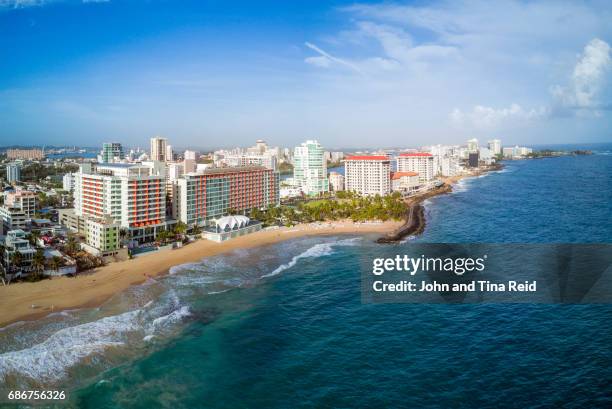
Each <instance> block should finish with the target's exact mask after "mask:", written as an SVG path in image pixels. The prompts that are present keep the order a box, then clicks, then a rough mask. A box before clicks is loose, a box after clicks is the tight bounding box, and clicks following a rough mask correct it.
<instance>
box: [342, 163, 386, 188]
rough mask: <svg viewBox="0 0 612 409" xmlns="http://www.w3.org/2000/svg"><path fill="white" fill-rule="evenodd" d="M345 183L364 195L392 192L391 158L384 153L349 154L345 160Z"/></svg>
mask: <svg viewBox="0 0 612 409" xmlns="http://www.w3.org/2000/svg"><path fill="white" fill-rule="evenodd" d="M344 184H345V188H346V190H348V191H353V192H357V193H359V194H362V195H376V194H379V195H381V196H384V195H387V194H389V193H390V192H391V160H390V159H389V157H388V156H384V155H370V156H348V157H347V158H346V159H345V160H344Z"/></svg>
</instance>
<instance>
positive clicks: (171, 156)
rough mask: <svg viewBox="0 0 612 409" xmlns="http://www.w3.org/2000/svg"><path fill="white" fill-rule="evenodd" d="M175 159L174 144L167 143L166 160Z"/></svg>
mask: <svg viewBox="0 0 612 409" xmlns="http://www.w3.org/2000/svg"><path fill="white" fill-rule="evenodd" d="M173 160H174V151H173V150H172V145H167V146H166V161H168V162H169V161H173Z"/></svg>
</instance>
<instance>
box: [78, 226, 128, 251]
mask: <svg viewBox="0 0 612 409" xmlns="http://www.w3.org/2000/svg"><path fill="white" fill-rule="evenodd" d="M120 229H121V226H120V225H119V223H115V222H113V220H112V219H110V218H108V217H107V218H104V219H87V221H86V235H85V237H86V243H87V246H89V247H90V248H86V250H88V251H89V252H90V253H93V254H95V255H98V256H108V255H112V254H115V253H116V252H117V251H118V250H119V245H120V233H119V230H120Z"/></svg>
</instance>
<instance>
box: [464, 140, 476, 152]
mask: <svg viewBox="0 0 612 409" xmlns="http://www.w3.org/2000/svg"><path fill="white" fill-rule="evenodd" d="M467 150H468V151H469V152H478V139H476V138H472V139H470V140H468V141H467Z"/></svg>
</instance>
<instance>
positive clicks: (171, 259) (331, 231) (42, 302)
mask: <svg viewBox="0 0 612 409" xmlns="http://www.w3.org/2000/svg"><path fill="white" fill-rule="evenodd" d="M501 168H503V165H497V166H495V167H491V168H489V169H486V170H484V171H479V172H477V173H475V174H465V175H458V176H451V177H447V178H443V179H442V181H443V182H444V183H443V185H442V186H440V187H438V188H436V189H434V190H432V191H428V192H425V193H423V194H421V195H417V196H414V197H411V198H408V199H407V200H406V204H407V205H408V206H409V208H408V209H407V212H406V218H405V220H403V221H387V222H380V221H379V222H366V223H353V222H352V221H350V220H347V221H333V222H317V223H309V224H299V225H296V226H293V227H289V228H288V227H280V228H278V229H271V230H261V231H258V232H256V233H252V234H249V235H246V236H241V237H236V238H234V239H231V240H228V241H225V242H222V243H216V242H213V241H209V240H205V239H200V240H198V241H196V242H194V243H190V244H188V245H186V246H185V247H182V248H179V249H174V250H164V251H162V252H161V253H154V254H150V255H145V256H141V257H137V258H134V259H131V260H125V261H119V262H114V263H110V264H108V265H105V266H103V267H99V268H96V269H94V270H91V271H88V272H84V273H81V274H79V275H77V276H76V277H54V278H51V279H47V280H42V281H38V282H35V283H26V282H22V283H17V284H12V285H8V286H1V287H0V311H2V313H1V314H0V329H2V328H3V327H6V326H8V325H11V324H13V323H16V322H19V321H32V320H37V319H40V318H43V317H45V316H47V315H49V314H51V313H57V312H61V311H64V310H71V309H78V308H95V307H99V306H100V305H102V304H103V303H104V302H106V301H107V300H109V299H110V298H111V297H112V296H114V295H115V294H117V293H120V292H122V291H124V290H126V289H128V288H129V287H131V286H133V285H139V284H142V283H143V282H145V281H146V280H147V279H149V278H153V277H160V276H164V275H166V274H168V272H169V270H170V268H171V267H173V266H176V265H180V264H185V263H193V262H198V261H200V260H202V259H204V258H206V257H213V256H217V255H220V254H224V253H229V252H231V251H234V250H237V249H248V248H254V247H259V246H264V245H268V244H276V243H280V242H283V241H286V240H291V239H295V238H300V237H307V236H326V235H350V234H362V233H380V234H383V235H382V236H381V237H380V238H379V239H378V240H376V241H377V242H378V243H395V242H398V241H400V240H401V239H402V238H404V237H406V236H408V235H413V234H420V233H422V232H423V231H424V229H425V226H426V220H425V213H424V208H423V205H422V202H423V201H425V200H426V199H429V198H431V197H435V196H438V195H442V194H446V193H450V192H451V191H452V185H454V184H455V183H457V182H459V181H460V180H462V179H465V178H470V177H476V176H479V175H481V174H483V173H487V172H490V171H496V170H499V169H501ZM160 256H161V257H160Z"/></svg>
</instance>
